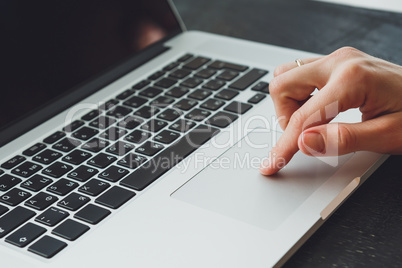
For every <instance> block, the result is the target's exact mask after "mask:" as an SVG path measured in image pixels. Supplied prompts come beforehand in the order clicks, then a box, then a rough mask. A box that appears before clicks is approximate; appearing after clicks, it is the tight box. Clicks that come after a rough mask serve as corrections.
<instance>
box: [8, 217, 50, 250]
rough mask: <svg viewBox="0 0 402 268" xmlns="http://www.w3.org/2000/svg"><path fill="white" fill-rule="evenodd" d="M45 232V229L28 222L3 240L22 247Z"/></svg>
mask: <svg viewBox="0 0 402 268" xmlns="http://www.w3.org/2000/svg"><path fill="white" fill-rule="evenodd" d="M45 232H46V229H45V228H43V227H41V226H38V225H36V224H33V223H31V222H28V223H27V224H25V225H24V226H22V227H21V228H20V229H18V230H17V231H15V232H14V233H12V234H11V235H9V236H8V237H6V239H5V241H6V242H8V243H10V244H13V245H14V246H17V247H20V248H23V247H25V246H26V245H28V244H30V243H31V242H32V241H34V240H35V239H36V238H38V237H39V236H41V235H42V234H44V233H45Z"/></svg>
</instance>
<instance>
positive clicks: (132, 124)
mask: <svg viewBox="0 0 402 268" xmlns="http://www.w3.org/2000/svg"><path fill="white" fill-rule="evenodd" d="M142 123H144V119H141V118H138V117H134V116H127V117H126V118H124V120H121V121H120V122H119V123H118V126H119V127H122V128H126V129H134V128H136V127H138V126H139V125H141V124H142Z"/></svg>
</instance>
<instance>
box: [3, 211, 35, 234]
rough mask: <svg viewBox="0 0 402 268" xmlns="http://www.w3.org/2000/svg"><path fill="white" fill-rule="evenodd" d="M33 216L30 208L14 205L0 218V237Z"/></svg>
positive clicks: (33, 213)
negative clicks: (14, 206)
mask: <svg viewBox="0 0 402 268" xmlns="http://www.w3.org/2000/svg"><path fill="white" fill-rule="evenodd" d="M33 216H35V212H33V211H32V210H29V209H26V208H23V207H16V208H15V209H13V210H11V211H10V212H9V213H7V214H5V215H4V216H3V217H1V218H0V238H1V237H4V236H5V235H7V234H8V233H9V232H11V231H12V230H14V229H15V228H17V227H18V226H20V225H21V224H23V223H24V222H26V221H27V220H29V219H30V218H32V217H33Z"/></svg>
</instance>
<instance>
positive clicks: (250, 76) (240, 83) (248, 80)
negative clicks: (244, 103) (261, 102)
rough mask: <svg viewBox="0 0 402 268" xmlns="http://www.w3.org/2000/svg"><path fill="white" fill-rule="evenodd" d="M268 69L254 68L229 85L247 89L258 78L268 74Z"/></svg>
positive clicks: (238, 88)
mask: <svg viewBox="0 0 402 268" xmlns="http://www.w3.org/2000/svg"><path fill="white" fill-rule="evenodd" d="M267 73H268V71H265V70H260V69H252V70H251V71H249V72H248V73H246V74H245V75H243V76H242V77H240V78H239V79H237V80H236V81H235V82H234V83H232V84H231V85H230V86H229V87H231V88H234V89H237V90H245V89H246V88H248V87H249V86H251V85H252V84H253V83H254V82H256V81H257V80H258V79H260V78H261V77H263V76H264V75H266V74H267Z"/></svg>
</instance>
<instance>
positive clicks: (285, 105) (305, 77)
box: [269, 61, 332, 129]
mask: <svg viewBox="0 0 402 268" xmlns="http://www.w3.org/2000/svg"><path fill="white" fill-rule="evenodd" d="M303 67H304V68H295V69H292V70H290V71H288V72H286V73H284V74H282V75H281V76H279V77H276V78H274V79H273V80H272V81H271V82H270V86H269V87H270V94H271V97H272V100H273V101H274V104H275V111H276V114H277V116H278V121H279V124H280V126H281V128H282V129H285V128H286V126H287V124H288V122H289V120H290V117H291V115H292V114H293V113H294V112H295V111H296V110H298V109H299V108H300V107H301V105H302V104H303V103H304V102H305V101H306V100H308V99H309V98H310V96H311V93H312V92H314V90H315V89H316V88H322V87H323V85H325V84H326V83H327V81H328V79H329V75H330V72H331V68H332V65H328V64H327V63H326V62H323V61H315V62H312V63H310V64H309V65H306V66H303Z"/></svg>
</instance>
